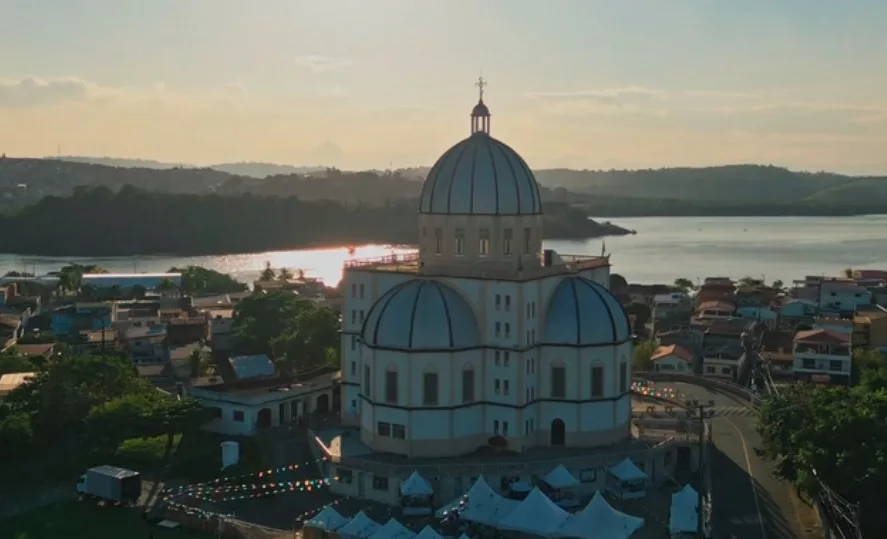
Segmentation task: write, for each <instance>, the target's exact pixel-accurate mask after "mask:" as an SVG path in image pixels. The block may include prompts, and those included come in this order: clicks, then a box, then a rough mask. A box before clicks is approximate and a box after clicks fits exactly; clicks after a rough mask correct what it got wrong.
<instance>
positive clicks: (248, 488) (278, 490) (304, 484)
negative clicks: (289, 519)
mask: <svg viewBox="0 0 887 539" xmlns="http://www.w3.org/2000/svg"><path fill="white" fill-rule="evenodd" d="M324 460H326V458H325V457H324V458H320V459H316V460H312V461H306V462H303V463H301V464H289V465H286V466H280V467H278V468H269V469H268V470H261V471H258V472H253V473H244V474H239V475H235V476H226V477H217V478H215V479H212V480H210V481H205V482H202V483H192V484H189V485H181V486H178V487H168V488H166V489H164V490H163V491H162V492H161V493H160V498H161V500H162V501H163V502H164V503H166V504H167V505H169V506H173V505H178V506H181V507H187V505H185V504H181V503H179V502H177V501H175V499H177V498H181V497H188V498H191V499H197V500H204V501H211V502H227V501H233V500H245V499H249V498H262V497H266V496H274V495H276V494H283V493H285V492H311V491H314V490H318V489H321V488H323V487H325V486H328V485H329V483H330V480H329V479H302V480H298V481H287V480H280V479H275V478H274V476H275V475H278V474H284V473H289V472H294V471H297V470H299V469H300V468H304V467H306V466H313V465H316V464H317V463H319V462H322V461H324Z"/></svg>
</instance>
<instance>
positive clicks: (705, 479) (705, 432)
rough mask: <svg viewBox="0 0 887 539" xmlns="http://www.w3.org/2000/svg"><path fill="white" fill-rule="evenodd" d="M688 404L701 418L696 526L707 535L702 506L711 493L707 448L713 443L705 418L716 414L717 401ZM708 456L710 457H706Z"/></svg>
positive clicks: (698, 447)
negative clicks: (707, 445) (709, 490)
mask: <svg viewBox="0 0 887 539" xmlns="http://www.w3.org/2000/svg"><path fill="white" fill-rule="evenodd" d="M687 404H689V406H688V408H689V409H690V410H691V411H692V412H693V413H694V414H696V419H698V420H699V427H698V433H697V435H698V438H697V440H698V446H697V451H698V459H699V461H698V462H699V465H698V468H699V476H700V478H701V481H699V485H700V489H699V504H698V507H697V509H696V518H697V523H696V526H697V529H698V536H699V537H705V532H704V525H703V524H704V519H703V517H702V508H703V505H704V504H703V500H705V499H706V498H707V497H708V496H709V495H710V493H709V492H708V489H709V486H708V483H709V478H710V474H711V470H709V469H708V468H707V466H710V465H711V462H710V455H707V453H710V451H708V450H706V442H707V443H708V444H709V447H710V444H711V443H712V433H711V424H708V425H706V422H705V420H706V419H710V418H711V417H712V416H713V415H714V411H713V410H712V408H714V405H715V403H714V401H708V403H702V402H699V401H698V400H692V401H690V402H689V403H687ZM707 456H708V457H709V458H706V457H707Z"/></svg>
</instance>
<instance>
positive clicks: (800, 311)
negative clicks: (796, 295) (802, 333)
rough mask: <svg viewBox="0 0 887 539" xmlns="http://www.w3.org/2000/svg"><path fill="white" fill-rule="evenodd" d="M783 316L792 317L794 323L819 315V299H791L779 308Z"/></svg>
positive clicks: (780, 314)
mask: <svg viewBox="0 0 887 539" xmlns="http://www.w3.org/2000/svg"><path fill="white" fill-rule="evenodd" d="M779 316H780V317H781V318H786V319H790V321H791V322H792V323H799V322H801V321H803V320H807V319H811V318H814V317H816V316H819V301H814V300H810V299H790V300H788V301H786V302H784V303H783V304H782V305H781V306H780V308H779Z"/></svg>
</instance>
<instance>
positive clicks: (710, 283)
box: [696, 277, 736, 308]
mask: <svg viewBox="0 0 887 539" xmlns="http://www.w3.org/2000/svg"><path fill="white" fill-rule="evenodd" d="M735 292H736V285H735V284H733V281H732V280H730V279H729V278H727V277H708V278H706V279H705V282H704V283H703V284H702V286H700V287H699V290H697V291H696V306H697V308H698V307H699V306H700V305H701V304H702V303H705V302H706V301H728V302H731V303H732V302H733V301H735Z"/></svg>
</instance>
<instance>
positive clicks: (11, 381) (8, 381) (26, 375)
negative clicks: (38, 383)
mask: <svg viewBox="0 0 887 539" xmlns="http://www.w3.org/2000/svg"><path fill="white" fill-rule="evenodd" d="M35 376H37V373H36V372H15V373H9V374H4V375H2V376H0V400H2V399H3V398H5V397H6V396H7V395H9V394H10V393H12V392H13V391H14V390H16V389H17V388H19V387H21V386H23V385H25V384H26V383H28V381H29V380H31V379H33V378H34V377H35Z"/></svg>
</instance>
